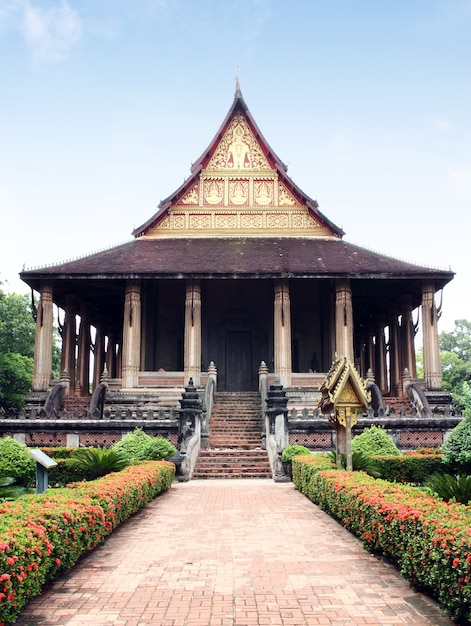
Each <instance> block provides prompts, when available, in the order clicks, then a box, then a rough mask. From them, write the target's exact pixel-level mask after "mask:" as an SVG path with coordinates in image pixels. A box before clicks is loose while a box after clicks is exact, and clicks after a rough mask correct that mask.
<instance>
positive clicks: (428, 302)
mask: <svg viewBox="0 0 471 626" xmlns="http://www.w3.org/2000/svg"><path fill="white" fill-rule="evenodd" d="M434 294H435V285H434V284H433V282H431V281H428V282H427V283H425V284H424V287H423V291H422V334H423V342H424V378H425V386H426V389H427V390H429V391H439V390H440V389H441V388H442V370H441V364H440V345H439V342H438V311H437V307H436V305H435V299H434Z"/></svg>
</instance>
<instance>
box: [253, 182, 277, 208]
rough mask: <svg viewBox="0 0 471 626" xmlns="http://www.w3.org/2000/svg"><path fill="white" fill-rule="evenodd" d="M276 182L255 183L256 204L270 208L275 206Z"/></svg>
mask: <svg viewBox="0 0 471 626" xmlns="http://www.w3.org/2000/svg"><path fill="white" fill-rule="evenodd" d="M273 187H274V181H272V180H262V181H254V201H255V204H258V205H264V206H270V205H272V204H273V197H274V189H273Z"/></svg>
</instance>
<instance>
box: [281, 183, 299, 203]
mask: <svg viewBox="0 0 471 626" xmlns="http://www.w3.org/2000/svg"><path fill="white" fill-rule="evenodd" d="M278 204H279V205H280V206H301V204H300V203H299V202H298V200H297V199H296V197H295V196H294V195H293V194H292V193H291V192H290V191H288V189H287V188H286V187H285V186H284V185H283V183H280V184H279V188H278Z"/></svg>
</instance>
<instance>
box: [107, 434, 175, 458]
mask: <svg viewBox="0 0 471 626" xmlns="http://www.w3.org/2000/svg"><path fill="white" fill-rule="evenodd" d="M111 449H112V450H119V451H120V452H122V453H123V454H124V455H125V456H126V457H127V458H128V459H129V461H130V462H131V463H135V462H136V461H145V460H152V461H160V460H163V461H166V460H168V459H171V458H172V456H174V455H175V454H176V452H177V449H176V448H175V446H174V445H173V444H171V443H170V441H168V440H167V439H164V438H163V437H149V435H148V434H147V433H145V432H144V431H143V430H142V428H136V429H135V430H134V431H133V432H132V433H128V434H127V435H126V436H125V437H123V439H121V441H118V442H117V443H115V444H113V446H112V447H111Z"/></svg>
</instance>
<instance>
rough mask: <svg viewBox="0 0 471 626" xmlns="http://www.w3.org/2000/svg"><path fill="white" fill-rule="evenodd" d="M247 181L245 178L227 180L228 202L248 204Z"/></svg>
mask: <svg viewBox="0 0 471 626" xmlns="http://www.w3.org/2000/svg"><path fill="white" fill-rule="evenodd" d="M248 201H249V182H248V181H247V180H230V181H229V204H235V205H241V204H248Z"/></svg>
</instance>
